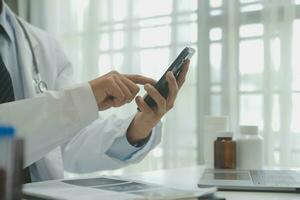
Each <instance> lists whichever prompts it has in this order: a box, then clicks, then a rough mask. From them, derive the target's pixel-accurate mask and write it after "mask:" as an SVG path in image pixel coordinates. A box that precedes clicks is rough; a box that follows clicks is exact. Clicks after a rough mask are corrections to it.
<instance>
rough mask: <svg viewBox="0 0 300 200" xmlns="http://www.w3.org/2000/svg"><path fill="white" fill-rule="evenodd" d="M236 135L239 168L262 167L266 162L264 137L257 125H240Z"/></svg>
mask: <svg viewBox="0 0 300 200" xmlns="http://www.w3.org/2000/svg"><path fill="white" fill-rule="evenodd" d="M239 132H240V134H239V135H238V136H237V137H236V147H237V168H239V169H261V168H262V167H263V163H264V148H263V137H262V136H261V135H259V133H258V127H257V126H240V131H239Z"/></svg>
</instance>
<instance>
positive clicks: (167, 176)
mask: <svg viewBox="0 0 300 200" xmlns="http://www.w3.org/2000/svg"><path fill="white" fill-rule="evenodd" d="M203 170H204V167H203V166H194V167H187V168H179V169H170V170H158V171H151V172H144V173H139V174H128V175H126V176H123V177H126V178H130V179H134V180H140V181H146V182H149V183H155V184H160V185H168V186H174V187H179V188H185V189H195V188H197V182H198V180H199V178H200V177H201V175H202V173H203ZM217 195H218V196H220V197H225V198H226V200H269V199H270V200H300V194H299V193H298V194H296V193H277V192H227V191H226V192H225V191H218V192H217Z"/></svg>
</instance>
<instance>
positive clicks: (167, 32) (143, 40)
mask: <svg viewBox="0 0 300 200" xmlns="http://www.w3.org/2000/svg"><path fill="white" fill-rule="evenodd" d="M170 43H171V27H169V26H165V27H158V28H146V29H141V30H140V36H139V44H140V47H155V46H162V45H169V44H170Z"/></svg>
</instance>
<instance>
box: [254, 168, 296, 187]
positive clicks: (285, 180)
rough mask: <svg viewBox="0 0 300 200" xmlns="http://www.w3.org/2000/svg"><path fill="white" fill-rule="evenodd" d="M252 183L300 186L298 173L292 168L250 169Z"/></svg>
mask: <svg viewBox="0 0 300 200" xmlns="http://www.w3.org/2000/svg"><path fill="white" fill-rule="evenodd" d="M250 174H251V178H252V181H253V184H254V185H268V186H282V187H285V186H300V173H297V172H296V171H292V170H267V171H264V170H251V171H250Z"/></svg>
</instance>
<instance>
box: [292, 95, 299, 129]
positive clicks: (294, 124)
mask: <svg viewBox="0 0 300 200" xmlns="http://www.w3.org/2000/svg"><path fill="white" fill-rule="evenodd" d="M292 101H293V109H292V124H291V129H292V131H293V132H298V133H300V123H299V117H300V94H294V95H293V98H292Z"/></svg>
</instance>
